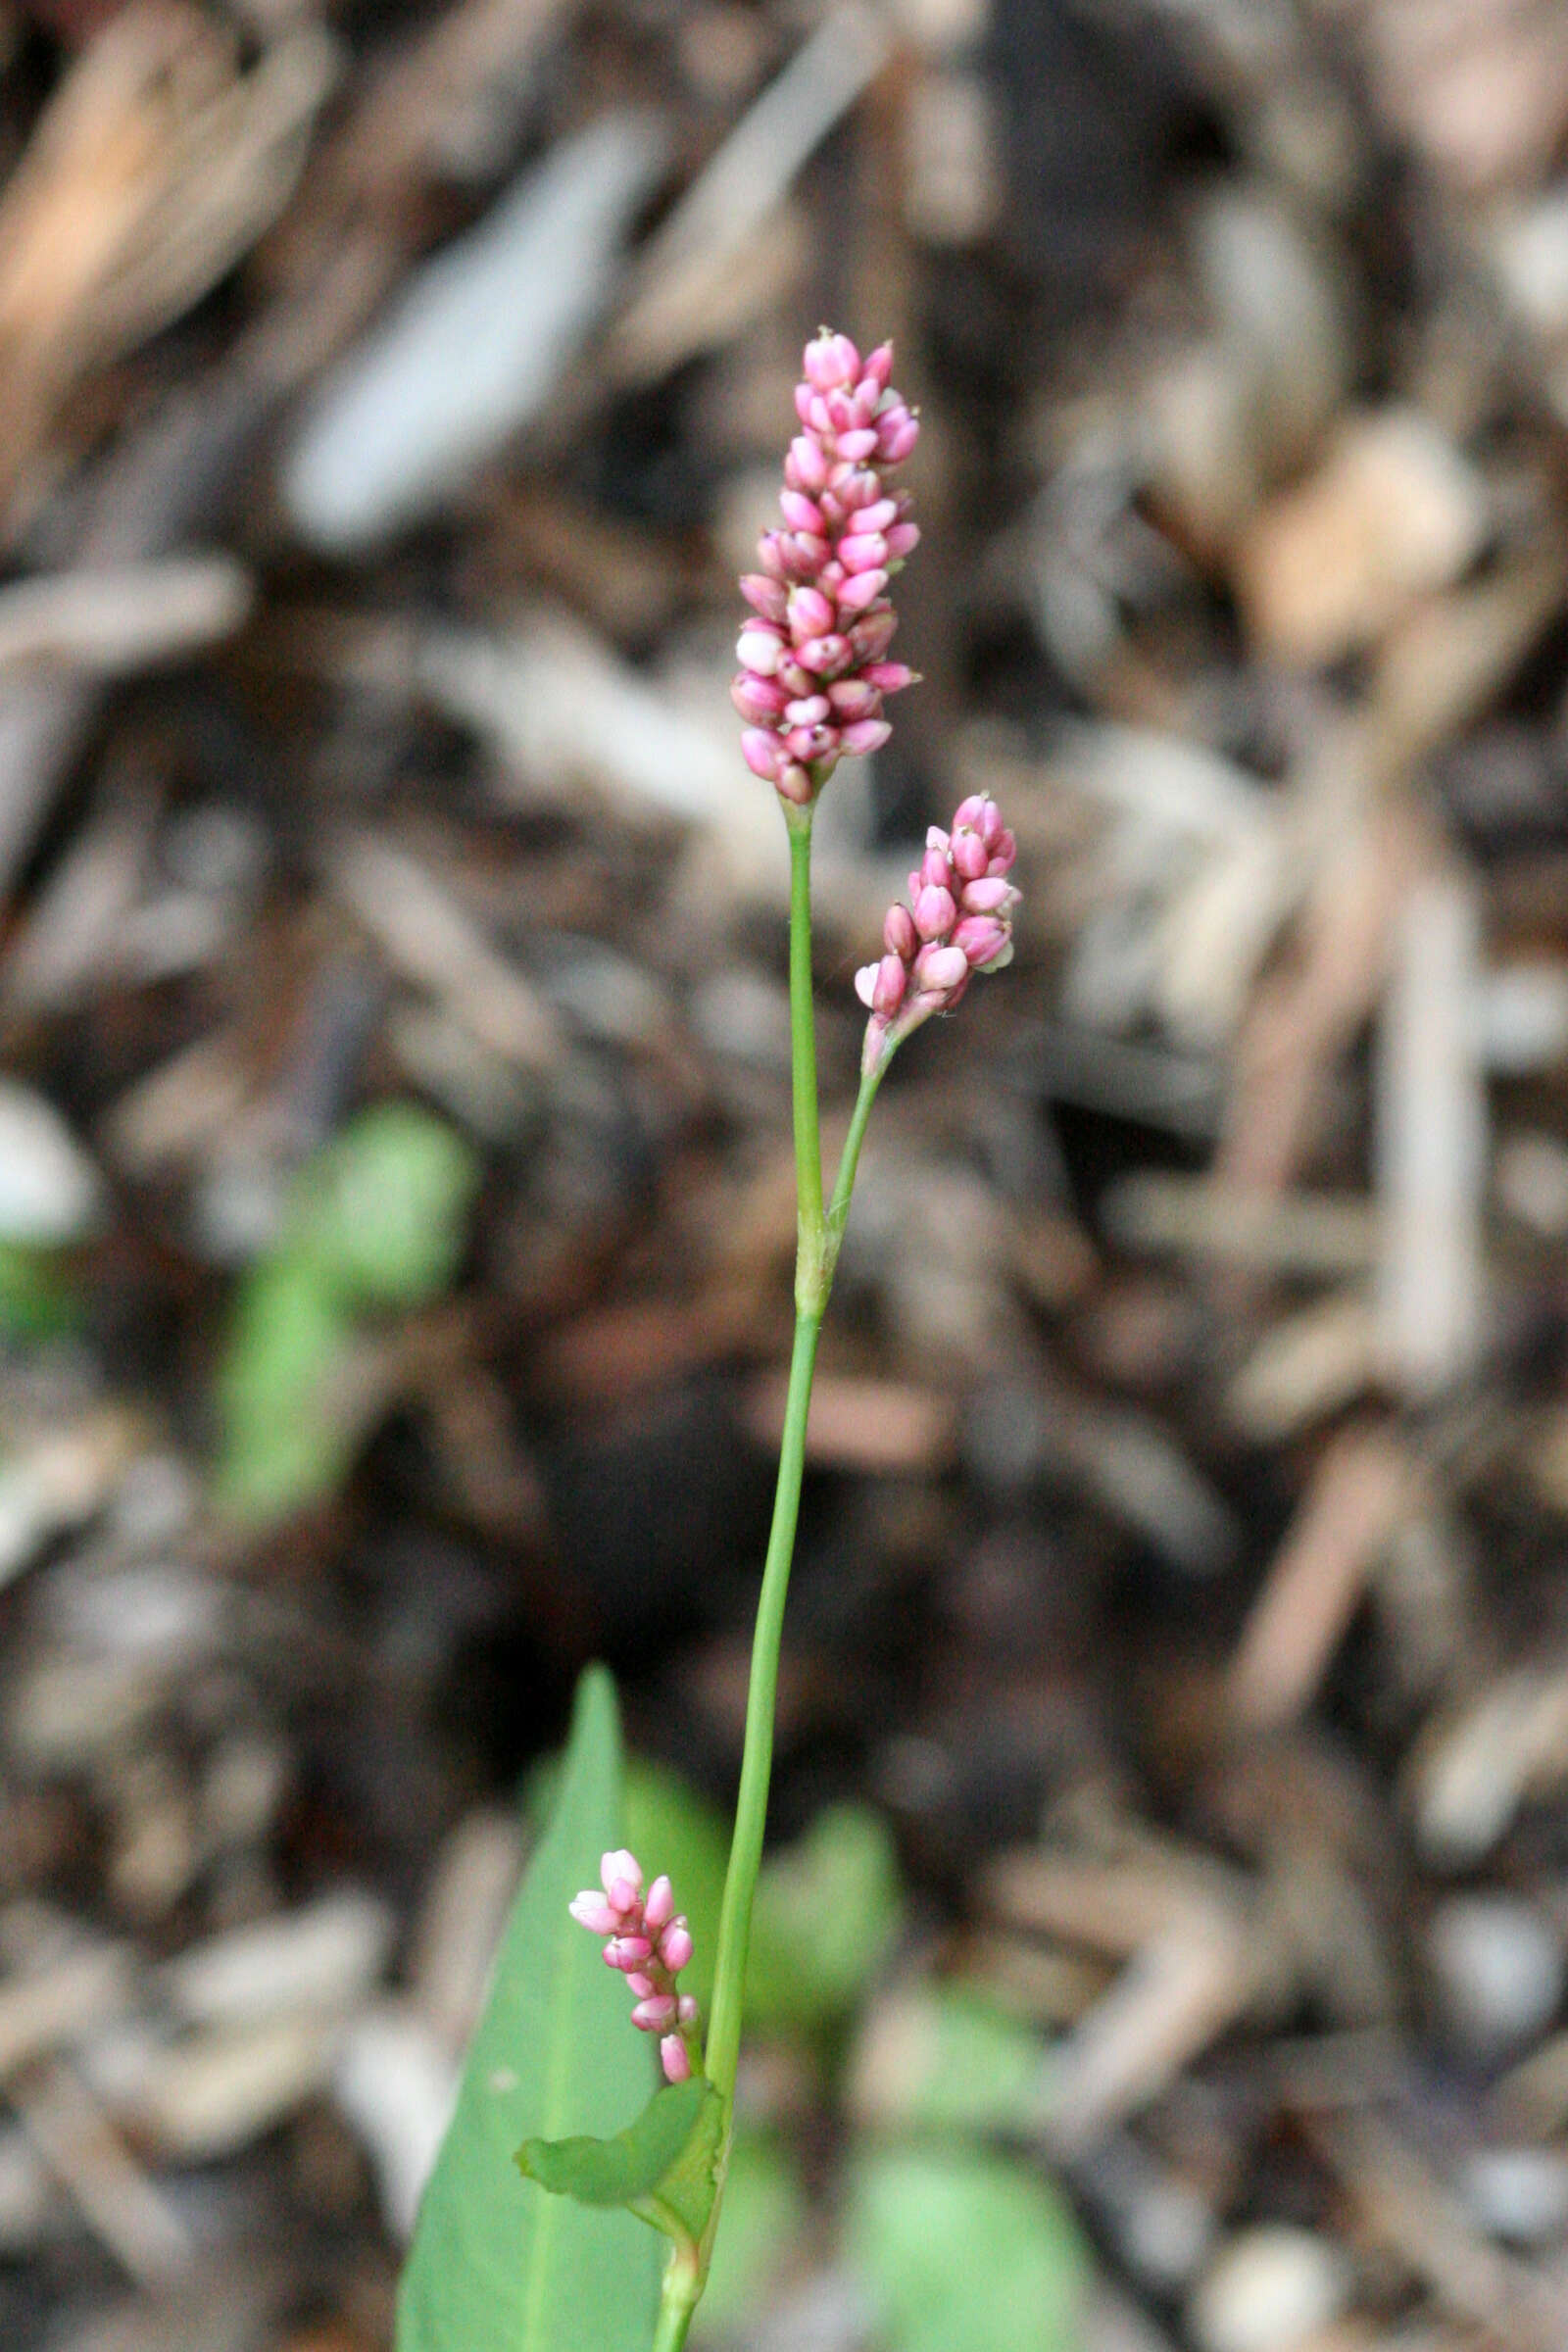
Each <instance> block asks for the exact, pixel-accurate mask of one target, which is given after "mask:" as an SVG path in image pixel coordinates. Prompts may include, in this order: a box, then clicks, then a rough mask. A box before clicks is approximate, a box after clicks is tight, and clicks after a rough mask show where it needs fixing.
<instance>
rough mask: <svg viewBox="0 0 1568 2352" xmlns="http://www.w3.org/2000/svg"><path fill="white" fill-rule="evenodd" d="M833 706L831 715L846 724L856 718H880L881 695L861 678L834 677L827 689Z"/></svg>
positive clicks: (828, 697)
mask: <svg viewBox="0 0 1568 2352" xmlns="http://www.w3.org/2000/svg"><path fill="white" fill-rule="evenodd" d="M827 699H828V701H829V702H830V703H831V704H832V706H833V715H834V717H835V718H837V719H839V720H841V721H842V722H843V723H844V724H846V725H848V724H849V723H850V721H852V720H854V719H857V718H880V716H881V715H882V697H881V695H880V694H879V693H878V691H877V689H876V688H875V687H874V686H873V685H871V684H870V682H869V681H868V680H867V679H865V678H863V677H860V678H836V679H835V680H834V682H833V684H832V685H831V686H830V687H829V688H828V690H827Z"/></svg>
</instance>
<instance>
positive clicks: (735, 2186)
mask: <svg viewBox="0 0 1568 2352" xmlns="http://www.w3.org/2000/svg"><path fill="white" fill-rule="evenodd" d="M806 2212H807V2207H806V2191H805V2189H804V2188H803V2186H802V2185H801V2172H800V2166H799V2164H798V2163H797V2162H796V2159H795V2155H794V2152H793V2151H792V2150H791V2149H790V2148H788V2147H787V2146H786V2145H785V2144H784V2142H783V2141H782V2140H779V2139H775V2138H774V2137H772V2135H771V2134H769V2133H764V2132H760V2131H746V2130H744V2129H742V2130H740V2131H737V2132H736V2134H735V2140H734V2144H733V2146H732V2147H731V2149H730V2152H729V2170H728V2172H727V2173H726V2174H725V2176H724V2211H723V2214H722V2216H721V2218H720V2221H719V2225H718V2233H717V2235H716V2237H715V2238H714V2240H713V2259H712V2264H711V2268H710V2270H709V2273H708V2284H707V2286H706V2287H705V2288H704V2290H703V2299H702V2302H701V2303H700V2304H699V2305H698V2307H697V2318H696V2321H695V2322H694V2324H693V2327H692V2341H693V2343H694V2344H698V2345H701V2344H704V2343H707V2342H710V2341H711V2339H712V2338H714V2337H716V2336H720V2335H726V2334H734V2335H744V2333H745V2331H746V2329H747V2327H748V2325H749V2324H753V2323H755V2321H756V2318H757V2314H758V2313H759V2311H761V2310H764V2309H765V2308H766V2304H767V2298H768V2296H769V2294H770V2292H771V2290H772V2288H773V2286H774V2283H775V2282H776V2280H777V2279H778V2278H779V2276H780V2274H781V2273H782V2271H783V2269H784V2266H785V2265H786V2263H787V2262H788V2261H789V2259H790V2256H791V2254H792V2253H793V2252H794V2250H795V2247H796V2244H797V2242H798V2240H799V2238H800V2236H801V2233H802V2231H803V2229H805V2227H806Z"/></svg>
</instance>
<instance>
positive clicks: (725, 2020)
mask: <svg viewBox="0 0 1568 2352" xmlns="http://www.w3.org/2000/svg"><path fill="white" fill-rule="evenodd" d="M820 1329H821V1324H820V1321H819V1320H818V1319H817V1318H816V1317H814V1316H808V1315H802V1316H801V1317H800V1318H799V1319H798V1321H797V1323H796V1326H795V1349H794V1353H793V1355H792V1356H791V1358H790V1386H789V1396H788V1399H787V1401H786V1403H785V1407H784V1442H783V1445H782V1446H781V1448H780V1451H779V1460H778V1486H777V1488H776V1490H775V1492H774V1497H773V1526H772V1531H771V1533H770V1534H769V1536H768V1540H767V1560H766V1563H765V1565H764V1567H763V1569H762V1591H761V1595H760V1599H759V1601H758V1604H757V1632H756V1634H755V1636H754V1637H753V1642H752V1679H751V1683H750V1686H749V1688H748V1690H747V1693H746V1746H745V1751H744V1753H743V1755H742V1758H741V1785H740V1793H739V1795H738V1796H737V1797H736V1800H735V1836H734V1838H733V1840H732V1842H731V1845H730V1849H729V1871H728V1874H727V1876H726V1877H725V1880H724V1903H723V1909H722V1910H721V1911H720V1913H719V1925H718V1952H717V1957H716V1960H715V1963H714V1981H713V2010H712V2019H711V2024H710V2026H709V2030H708V2057H707V2070H708V2077H709V2080H710V2082H712V2083H713V2084H714V2086H715V2087H716V2089H717V2091H718V2094H719V2096H720V2098H721V2099H722V2100H723V2101H724V2105H725V2107H726V2108H728V2107H729V2106H730V2104H731V2102H732V2101H733V2099H734V2096H735V2068H736V2064H737V2061H738V2059H739V2056H740V2046H741V2003H742V1997H743V1994H744V1991H745V1984H746V1952H747V1946H748V1943H749V1941H750V1938H751V1931H752V1895H753V1893H754V1891H755V1889H756V1887H757V1873H758V1869H759V1866H760V1862H761V1859H762V1829H763V1825H764V1823H765V1821H766V1818H767V1787H768V1781H769V1778H770V1777H771V1774H772V1769H773V1708H774V1702H775V1700H776V1698H777V1695H778V1659H779V1646H780V1643H781V1642H782V1639H783V1633H784V1601H785V1596H786V1594H787V1593H788V1592H789V1583H790V1562H791V1560H792V1558H793V1557H794V1552H795V1528H796V1522H797V1520H798V1518H799V1516H800V1507H801V1475H802V1472H803V1471H804V1469H805V1467H806V1416H807V1412H808V1410H809V1405H810V1401H811V1374H812V1371H813V1370H814V1368H815V1364H816V1339H817V1333H818V1332H819V1331H820Z"/></svg>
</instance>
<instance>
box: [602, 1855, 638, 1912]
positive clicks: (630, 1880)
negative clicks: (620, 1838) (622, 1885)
mask: <svg viewBox="0 0 1568 2352" xmlns="http://www.w3.org/2000/svg"><path fill="white" fill-rule="evenodd" d="M599 1878H600V1884H601V1885H602V1886H603V1887H604V1889H605V1892H606V1893H607V1894H610V1892H611V1888H612V1887H613V1886H614V1884H615V1882H616V1880H617V1879H624V1880H625V1881H626V1883H627V1885H628V1886H629V1887H631V1888H632V1899H633V1901H635V1900H636V1898H637V1896H638V1895H639V1894H640V1893H641V1892H642V1885H643V1868H642V1864H641V1863H640V1862H639V1861H638V1859H637V1857H636V1855H635V1854H634V1853H631V1852H630V1851H629V1850H628V1849H627V1848H626V1847H625V1846H623V1845H618V1846H616V1848H615V1850H614V1852H613V1853H610V1854H601V1855H600V1857H599ZM611 1900H612V1902H613V1900H614V1897H613V1895H611Z"/></svg>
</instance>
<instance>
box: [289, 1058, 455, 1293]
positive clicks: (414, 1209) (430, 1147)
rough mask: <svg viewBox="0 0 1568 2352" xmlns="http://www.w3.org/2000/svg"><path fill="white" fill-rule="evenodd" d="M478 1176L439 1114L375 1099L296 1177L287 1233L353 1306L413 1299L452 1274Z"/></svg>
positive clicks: (444, 1284)
mask: <svg viewBox="0 0 1568 2352" xmlns="http://www.w3.org/2000/svg"><path fill="white" fill-rule="evenodd" d="M479 1175H480V1169H479V1161H478V1158H477V1156H476V1155H475V1153H474V1152H473V1150H472V1148H471V1147H470V1146H469V1145H468V1144H467V1143H466V1140H465V1139H464V1137H462V1136H461V1135H459V1134H458V1133H457V1131H456V1129H455V1128H452V1127H449V1126H448V1125H447V1123H446V1121H445V1120H444V1119H438V1118H436V1117H435V1116H434V1115H433V1113H432V1112H430V1111H428V1110H424V1109H422V1108H421V1107H420V1106H419V1104H418V1103H377V1104H376V1105H375V1107H374V1108H373V1109H371V1110H366V1111H362V1112H361V1113H360V1114H359V1116H358V1117H357V1118H355V1119H353V1120H351V1121H350V1123H349V1124H348V1126H347V1127H345V1128H344V1130H343V1132H342V1134H341V1135H340V1136H337V1137H336V1138H335V1139H334V1140H333V1142H331V1143H330V1144H328V1145H327V1146H326V1148H325V1150H324V1151H322V1152H319V1154H318V1156H317V1158H316V1159H315V1161H314V1162H313V1163H312V1165H311V1166H310V1168H309V1169H307V1170H306V1172H305V1173H304V1175H303V1176H302V1178H301V1183H300V1193H299V1199H298V1202H297V1205H296V1209H295V1214H294V1219H293V1221H292V1230H293V1237H294V1239H295V1240H296V1242H297V1245H298V1247H300V1248H301V1249H303V1250H307V1251H308V1252H309V1253H310V1255H311V1256H312V1257H314V1258H315V1260H316V1262H317V1264H318V1265H319V1267H320V1269H321V1272H322V1274H323V1276H324V1277H325V1278H326V1279H327V1280H328V1281H329V1282H330V1283H332V1284H333V1285H334V1286H335V1287H337V1288H338V1289H340V1290H341V1292H342V1295H343V1296H344V1297H345V1298H346V1299H351V1300H353V1301H354V1303H355V1304H357V1305H363V1306H379V1307H395V1306H417V1305H420V1304H422V1303H423V1302H424V1301H425V1300H426V1299H435V1298H438V1297H439V1296H440V1294H441V1293H442V1292H443V1291H444V1290H446V1289H447V1288H448V1287H449V1285H450V1284H451V1282H452V1280H453V1277H454V1276H455V1275H456V1273H457V1270H458V1267H459V1265H460V1264H461V1262H462V1258H463V1251H464V1246H465V1239H466V1226H467V1217H468V1210H469V1209H470V1207H471V1206H472V1205H473V1198H474V1195H475V1193H476V1192H477V1191H478V1189H479Z"/></svg>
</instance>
